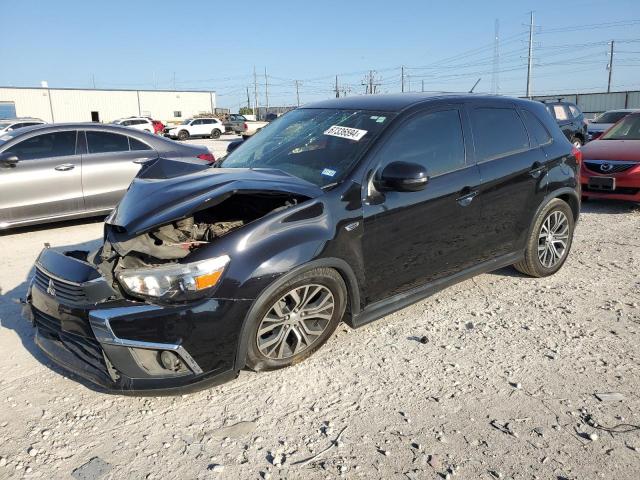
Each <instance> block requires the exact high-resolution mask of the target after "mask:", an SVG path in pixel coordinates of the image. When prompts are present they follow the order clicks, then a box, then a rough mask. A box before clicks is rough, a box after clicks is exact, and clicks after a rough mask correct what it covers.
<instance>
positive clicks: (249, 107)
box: [247, 87, 251, 110]
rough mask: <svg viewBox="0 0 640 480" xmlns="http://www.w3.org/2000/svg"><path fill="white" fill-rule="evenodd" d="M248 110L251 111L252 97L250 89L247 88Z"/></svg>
mask: <svg viewBox="0 0 640 480" xmlns="http://www.w3.org/2000/svg"><path fill="white" fill-rule="evenodd" d="M247 108H248V109H249V110H251V96H250V95H249V87H247Z"/></svg>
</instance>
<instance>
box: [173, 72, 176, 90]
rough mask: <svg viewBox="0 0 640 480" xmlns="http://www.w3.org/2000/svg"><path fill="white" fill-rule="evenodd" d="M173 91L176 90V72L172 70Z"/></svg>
mask: <svg viewBox="0 0 640 480" xmlns="http://www.w3.org/2000/svg"><path fill="white" fill-rule="evenodd" d="M173 91H174V92H175V91H176V72H173Z"/></svg>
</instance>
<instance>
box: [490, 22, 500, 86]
mask: <svg viewBox="0 0 640 480" xmlns="http://www.w3.org/2000/svg"><path fill="white" fill-rule="evenodd" d="M491 93H493V94H496V95H497V94H499V93H500V20H498V19H497V18H496V21H495V25H494V35H493V72H492V74H491Z"/></svg>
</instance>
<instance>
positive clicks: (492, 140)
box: [471, 108, 529, 162]
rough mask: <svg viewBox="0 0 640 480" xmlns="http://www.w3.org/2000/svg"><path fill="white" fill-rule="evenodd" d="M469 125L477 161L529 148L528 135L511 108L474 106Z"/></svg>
mask: <svg viewBox="0 0 640 480" xmlns="http://www.w3.org/2000/svg"><path fill="white" fill-rule="evenodd" d="M471 125H472V128H473V139H474V143H475V148H476V156H477V161H478V162H483V161H486V160H492V159H494V158H499V157H504V156H506V155H509V154H511V153H516V152H519V151H522V150H526V149H528V148H529V137H528V135H527V132H526V130H525V128H524V125H523V123H522V120H520V116H519V115H518V113H517V112H516V111H515V110H514V109H513V108H475V109H473V110H472V111H471Z"/></svg>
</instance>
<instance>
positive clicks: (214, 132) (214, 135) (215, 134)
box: [211, 128, 222, 140]
mask: <svg viewBox="0 0 640 480" xmlns="http://www.w3.org/2000/svg"><path fill="white" fill-rule="evenodd" d="M220 135H222V132H220V130H218V129H217V128H214V129H213V130H212V131H211V138H213V139H214V140H217V139H218V138H220Z"/></svg>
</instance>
